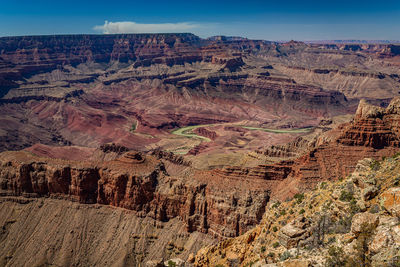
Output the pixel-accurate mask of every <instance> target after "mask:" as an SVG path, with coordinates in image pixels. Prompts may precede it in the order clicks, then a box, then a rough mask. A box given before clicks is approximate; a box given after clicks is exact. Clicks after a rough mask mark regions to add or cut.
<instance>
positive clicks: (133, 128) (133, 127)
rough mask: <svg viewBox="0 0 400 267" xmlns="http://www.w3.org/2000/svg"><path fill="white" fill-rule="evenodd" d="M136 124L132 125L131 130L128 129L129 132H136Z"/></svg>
mask: <svg viewBox="0 0 400 267" xmlns="http://www.w3.org/2000/svg"><path fill="white" fill-rule="evenodd" d="M136 127H137V124H136V122H134V123H132V126H131V128H130V129H129V131H130V132H134V131H135V130H136Z"/></svg>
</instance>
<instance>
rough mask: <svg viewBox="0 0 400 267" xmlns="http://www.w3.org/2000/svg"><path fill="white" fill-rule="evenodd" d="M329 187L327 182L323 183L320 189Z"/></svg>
mask: <svg viewBox="0 0 400 267" xmlns="http://www.w3.org/2000/svg"><path fill="white" fill-rule="evenodd" d="M327 185H328V184H327V183H326V182H322V183H321V185H320V188H321V189H326V187H327Z"/></svg>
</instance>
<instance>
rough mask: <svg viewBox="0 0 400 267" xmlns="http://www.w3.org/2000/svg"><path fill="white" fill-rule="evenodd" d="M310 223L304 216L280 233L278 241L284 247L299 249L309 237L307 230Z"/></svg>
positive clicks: (283, 228)
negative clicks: (300, 244) (299, 245)
mask: <svg viewBox="0 0 400 267" xmlns="http://www.w3.org/2000/svg"><path fill="white" fill-rule="evenodd" d="M309 226H310V222H309V221H308V219H306V218H305V217H304V216H302V217H300V218H297V219H295V220H294V221H292V222H290V223H288V224H287V225H285V226H284V227H282V228H281V230H280V231H279V233H278V240H279V243H281V245H282V246H284V247H286V248H288V249H289V248H294V247H297V245H298V244H299V242H300V241H301V240H305V239H306V238H307V237H308V236H309V232H308V231H307V228H308V227H309Z"/></svg>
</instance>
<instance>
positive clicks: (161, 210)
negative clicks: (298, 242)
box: [0, 152, 269, 238]
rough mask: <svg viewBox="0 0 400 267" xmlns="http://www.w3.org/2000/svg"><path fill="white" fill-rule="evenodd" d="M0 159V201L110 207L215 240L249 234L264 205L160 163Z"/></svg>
mask: <svg viewBox="0 0 400 267" xmlns="http://www.w3.org/2000/svg"><path fill="white" fill-rule="evenodd" d="M0 158H1V171H0V188H1V192H2V195H12V196H27V197H59V198H63V199H69V200H73V201H78V202H80V203H87V204H94V203H98V204H104V205H110V206H115V207H121V208H125V209H128V210H133V211H135V212H136V214H137V215H138V216H140V217H145V216H149V217H151V218H153V219H156V220H159V221H163V222H166V221H169V220H172V219H174V218H180V219H181V220H182V221H183V222H184V224H185V225H186V229H187V231H189V232H194V231H199V232H203V233H209V234H211V235H213V236H215V237H218V238H223V237H232V236H236V235H238V234H240V233H243V232H245V231H247V230H248V229H250V228H251V227H252V226H253V225H255V224H256V223H257V222H258V221H259V220H260V219H261V215H262V214H263V212H264V207H265V204H266V203H267V202H268V200H269V193H268V192H267V191H263V192H260V190H259V189H256V190H255V189H251V188H250V187H249V189H248V190H247V191H245V190H241V191H237V192H232V193H227V191H226V190H224V188H221V187H220V186H221V184H220V185H218V182H217V183H215V184H208V183H207V180H204V182H202V181H196V179H193V178H192V181H185V179H183V178H182V177H180V176H170V175H169V174H168V171H167V169H166V167H165V165H164V164H163V162H162V161H159V160H156V159H155V158H153V157H150V156H144V155H141V154H138V153H133V152H127V153H125V154H123V156H121V157H119V158H117V159H116V160H112V161H104V162H97V163H96V162H90V161H89V162H88V161H86V162H74V161H65V160H55V159H48V158H47V159H46V158H39V157H36V156H33V155H31V154H29V153H28V152H4V153H3V154H1V155H0ZM168 164H169V165H171V164H172V165H173V166H172V167H171V168H172V171H174V169H176V168H186V167H185V166H184V165H183V166H182V165H176V162H175V163H171V162H170V163H168ZM180 166H181V167H180ZM192 175H193V177H194V178H195V177H196V176H201V177H205V175H204V174H201V173H192ZM217 179H218V177H215V180H217ZM215 180H214V182H216V181H215ZM243 192H244V193H243ZM246 192H247V193H246Z"/></svg>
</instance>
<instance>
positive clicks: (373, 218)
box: [351, 212, 379, 235]
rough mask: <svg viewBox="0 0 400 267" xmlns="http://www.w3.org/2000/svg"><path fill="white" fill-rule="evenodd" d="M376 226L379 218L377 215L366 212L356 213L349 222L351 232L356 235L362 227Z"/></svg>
mask: <svg viewBox="0 0 400 267" xmlns="http://www.w3.org/2000/svg"><path fill="white" fill-rule="evenodd" d="M378 224H379V216H378V215H377V214H371V213H368V212H364V213H357V214H356V215H354V216H353V219H352V221H351V232H352V233H353V234H356V235H358V234H359V233H361V231H362V228H363V227H364V226H367V227H369V226H372V227H374V228H375V227H377V226H378Z"/></svg>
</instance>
